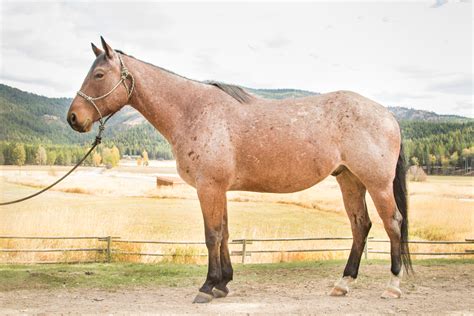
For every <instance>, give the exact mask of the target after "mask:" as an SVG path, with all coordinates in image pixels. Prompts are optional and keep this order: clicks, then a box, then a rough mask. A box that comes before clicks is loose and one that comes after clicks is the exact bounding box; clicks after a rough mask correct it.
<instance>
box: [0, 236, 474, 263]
mask: <svg viewBox="0 0 474 316" xmlns="http://www.w3.org/2000/svg"><path fill="white" fill-rule="evenodd" d="M15 239H23V240H95V241H97V242H99V243H102V246H100V247H94V248H44V249H37V248H34V249H19V248H3V249H2V248H0V254H1V253H53V252H56V253H68V252H94V253H99V254H103V255H104V260H103V261H105V262H112V261H113V259H114V257H115V256H120V255H131V256H155V257H169V256H191V257H200V256H207V254H206V253H200V254H186V253H184V254H177V253H163V252H138V251H123V250H122V249H120V248H116V247H115V246H118V245H120V244H161V245H201V246H203V245H205V243H204V242H199V241H159V240H123V239H121V238H120V237H115V236H105V237H100V236H87V237H38V236H34V237H28V236H0V240H15ZM344 240H347V241H348V240H352V237H314V238H313V237H303V238H242V239H234V240H232V241H231V242H230V243H229V244H231V245H241V246H240V250H237V251H231V255H232V256H238V257H240V258H241V262H242V263H243V264H244V263H245V262H246V258H247V257H249V256H252V254H264V253H308V252H340V251H350V250H351V247H350V246H347V247H337V248H330V247H325V248H310V249H296V248H295V249H292V248H289V249H257V250H252V249H250V248H251V246H252V245H253V244H255V243H268V242H284V243H286V242H288V243H291V242H295V241H300V242H301V241H321V242H324V241H344ZM366 241H367V242H366V245H365V248H364V258H365V259H368V256H369V254H370V253H373V254H382V255H388V254H390V251H387V250H377V249H373V248H372V247H371V245H372V244H374V243H389V242H390V241H389V240H386V239H374V238H373V237H369V238H368V239H367V240H366ZM409 243H410V244H428V245H466V246H468V245H474V239H469V238H466V239H465V240H463V241H425V240H411V241H409ZM411 254H412V255H416V256H466V255H467V256H469V255H474V249H472V248H471V249H465V250H464V252H462V251H443V252H435V251H431V252H412V253H411ZM57 262H58V263H59V262H60V261H57ZM96 262H97V261H96ZM6 263H18V262H12V261H8V262H6ZM37 263H45V262H44V261H39V262H37ZM47 263H51V262H47Z"/></svg>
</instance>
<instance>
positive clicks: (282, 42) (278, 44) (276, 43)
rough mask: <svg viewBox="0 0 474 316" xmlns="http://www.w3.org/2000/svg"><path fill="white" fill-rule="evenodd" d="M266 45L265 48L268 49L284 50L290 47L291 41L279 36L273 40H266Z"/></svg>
mask: <svg viewBox="0 0 474 316" xmlns="http://www.w3.org/2000/svg"><path fill="white" fill-rule="evenodd" d="M264 43H265V46H266V47H268V48H275V49H277V48H283V47H286V46H288V45H290V43H291V41H290V40H289V39H288V38H286V37H283V36H282V35H279V36H275V37H273V38H271V39H268V40H266V41H265V42H264Z"/></svg>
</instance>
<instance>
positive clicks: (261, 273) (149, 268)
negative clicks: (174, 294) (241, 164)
mask: <svg viewBox="0 0 474 316" xmlns="http://www.w3.org/2000/svg"><path fill="white" fill-rule="evenodd" d="M362 264H363V265H387V266H388V265H389V264H390V262H389V261H388V260H368V261H363V262H362ZM451 264H456V265H473V264H474V259H426V260H416V261H414V265H415V271H416V266H440V265H451ZM344 265H345V260H326V261H316V262H310V261H304V262H286V263H271V264H247V265H242V264H236V265H234V270H235V273H236V274H237V275H238V278H239V280H241V281H257V282H260V281H263V282H265V281H266V282H285V281H286V280H288V279H292V280H298V279H300V278H301V279H304V278H307V277H308V274H311V275H314V277H316V278H321V277H327V276H335V275H337V274H339V273H341V272H342V267H343V266H344ZM295 271H296V272H298V271H299V272H304V273H295ZM206 272H207V267H206V266H205V265H195V264H194V265H193V264H189V265H183V264H174V263H161V264H135V263H133V264H132V263H112V264H100V263H94V264H47V265H39V264H37V265H0V291H10V290H19V289H54V288H74V287H87V288H107V289H114V288H120V287H125V286H126V287H128V288H130V287H132V288H133V287H144V286H145V287H160V286H166V287H183V286H191V285H193V286H196V287H198V286H199V285H201V282H203V281H204V279H205V276H206Z"/></svg>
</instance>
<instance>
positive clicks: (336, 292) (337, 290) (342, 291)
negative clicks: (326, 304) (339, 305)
mask: <svg viewBox="0 0 474 316" xmlns="http://www.w3.org/2000/svg"><path fill="white" fill-rule="evenodd" d="M348 292H349V288H348V287H345V288H343V287H340V286H337V285H336V286H335V287H333V288H332V290H331V292H329V296H345V295H346V294H347V293H348Z"/></svg>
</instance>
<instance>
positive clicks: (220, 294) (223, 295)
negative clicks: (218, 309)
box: [212, 288, 229, 298]
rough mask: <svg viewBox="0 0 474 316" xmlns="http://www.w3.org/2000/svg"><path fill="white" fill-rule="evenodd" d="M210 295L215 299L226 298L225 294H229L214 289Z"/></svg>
mask: <svg viewBox="0 0 474 316" xmlns="http://www.w3.org/2000/svg"><path fill="white" fill-rule="evenodd" d="M212 294H213V295H214V297H215V298H222V297H226V296H227V294H229V292H228V291H227V292H226V291H223V290H219V289H216V288H214V289H213V290H212Z"/></svg>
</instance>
